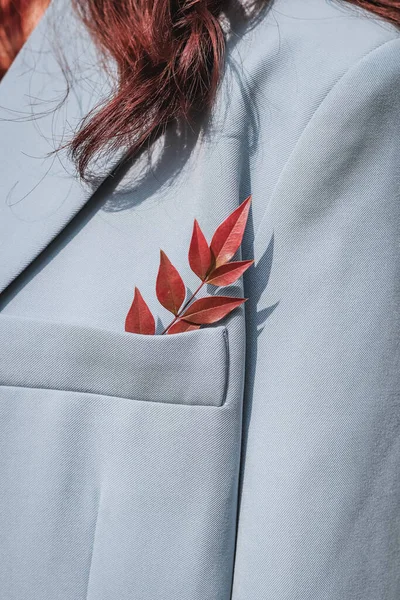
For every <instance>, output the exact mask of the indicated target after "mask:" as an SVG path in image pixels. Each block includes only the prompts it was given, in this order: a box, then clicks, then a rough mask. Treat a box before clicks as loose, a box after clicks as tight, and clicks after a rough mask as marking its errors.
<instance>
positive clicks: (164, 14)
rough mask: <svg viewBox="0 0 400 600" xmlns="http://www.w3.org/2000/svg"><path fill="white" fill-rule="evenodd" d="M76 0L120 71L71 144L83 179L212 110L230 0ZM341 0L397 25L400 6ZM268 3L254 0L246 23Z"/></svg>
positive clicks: (379, 0)
mask: <svg viewBox="0 0 400 600" xmlns="http://www.w3.org/2000/svg"><path fill="white" fill-rule="evenodd" d="M2 1H4V0H2ZM72 1H73V4H74V8H75V10H76V11H77V13H78V15H79V17H80V18H81V20H82V21H83V23H84V24H85V26H86V27H87V29H88V30H89V32H90V34H91V36H92V38H93V40H94V41H95V43H96V45H97V47H98V48H99V49H100V51H101V53H102V55H103V57H104V58H105V59H106V60H108V59H112V60H113V62H114V63H115V65H116V67H117V82H116V91H115V93H114V95H113V96H112V97H111V98H110V99H107V100H106V101H105V102H103V103H102V104H101V105H100V106H98V107H96V108H95V109H94V110H92V111H91V112H90V113H89V114H88V115H87V116H86V118H85V119H84V120H83V122H82V124H81V127H80V129H79V130H78V131H77V133H76V134H75V136H74V137H73V139H72V140H71V141H70V143H69V144H68V148H69V151H70V153H71V156H72V158H73V160H74V161H75V162H76V164H77V168H78V172H79V174H80V176H81V177H82V179H86V178H87V176H88V171H89V165H90V164H91V162H92V159H93V158H94V157H95V156H96V155H98V154H101V153H104V152H108V151H113V150H120V149H121V148H123V149H126V150H127V151H128V154H132V155H134V154H135V153H136V151H137V150H139V149H140V148H141V147H142V146H143V145H144V144H145V143H149V142H150V140H154V138H157V136H158V135H159V134H160V133H161V132H162V131H163V130H164V129H165V127H166V126H167V124H168V123H170V122H171V121H180V120H182V119H183V120H184V121H186V122H188V123H192V122H193V121H194V120H195V119H196V115H198V114H199V113H200V112H203V111H204V110H207V109H208V108H210V107H211V106H212V104H213V101H214V98H215V95H216V91H217V88H218V84H219V81H220V78H221V74H222V70H223V65H224V51H225V44H226V31H225V30H224V27H223V20H224V19H225V20H226V15H227V13H228V11H229V8H230V6H231V3H232V2H231V0H72ZM343 1H347V2H350V3H351V4H353V5H356V6H358V7H360V8H362V9H365V10H368V11H370V12H371V13H374V14H375V15H377V16H379V17H381V18H383V19H385V20H387V21H389V22H391V23H393V24H394V25H396V26H399V27H400V1H397V0H343ZM270 2H271V0H255V1H254V4H253V5H252V10H250V11H249V15H250V16H249V18H251V17H253V16H254V15H255V14H258V13H259V11H260V9H262V8H264V7H265V6H267V5H269V4H270ZM244 14H245V13H243V15H244ZM247 17H248V15H247V14H246V18H247ZM243 18H244V17H243Z"/></svg>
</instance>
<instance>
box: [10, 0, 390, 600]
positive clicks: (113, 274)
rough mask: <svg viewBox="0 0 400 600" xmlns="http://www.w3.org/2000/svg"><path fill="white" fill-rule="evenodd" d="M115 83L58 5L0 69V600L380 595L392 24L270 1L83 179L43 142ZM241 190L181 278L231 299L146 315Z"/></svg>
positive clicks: (384, 587) (384, 590)
mask: <svg viewBox="0 0 400 600" xmlns="http://www.w3.org/2000/svg"><path fill="white" fill-rule="evenodd" d="M132 35H134V32H133V33H132ZM68 86H69V93H68V94H66V93H65V92H66V90H67V87H68ZM111 92H112V78H111V77H110V76H109V75H107V73H106V72H105V71H104V70H103V69H102V67H101V64H100V61H99V57H98V55H97V52H96V49H95V47H94V45H93V42H92V41H91V39H90V37H89V35H88V33H87V32H86V31H85V29H84V28H83V26H82V25H81V24H80V22H79V20H78V19H77V17H76V16H75V14H74V11H73V9H72V6H71V3H70V0H53V2H52V3H51V5H50V7H49V8H48V10H47V11H46V13H45V15H44V17H43V19H42V20H41V21H40V23H39V25H38V26H37V27H36V29H35V30H34V32H33V33H32V34H31V36H30V37H29V39H28V41H27V42H26V44H25V45H24V47H23V49H22V50H21V52H20V53H19V55H18V56H17V58H16V60H15V62H14V63H13V65H12V66H11V68H10V70H9V71H8V73H7V74H6V76H5V77H4V79H3V80H2V82H1V83H0V165H1V167H0V168H1V176H0V482H1V483H0V598H1V599H2V600H56V599H57V600H398V599H399V597H400V568H399V566H400V520H399V509H400V478H399V464H400V401H399V400H400V343H399V320H400V283H399V282H400V244H399V233H400V168H399V164H400V93H399V92H400V32H399V30H398V29H396V28H395V27H394V26H393V25H391V24H389V23H388V22H385V21H383V20H380V19H378V18H377V17H374V16H373V15H372V14H371V13H369V12H367V11H366V10H363V9H361V8H357V7H355V6H352V5H350V4H348V3H345V2H339V1H337V0H335V1H333V0H301V1H299V0H274V2H272V3H271V4H270V6H268V8H267V9H266V10H264V11H263V12H262V14H261V15H260V18H259V19H257V20H256V21H255V22H254V23H253V24H252V25H249V24H245V23H242V22H237V23H235V25H234V33H233V34H232V35H231V36H230V37H229V39H228V41H227V53H226V63H225V67H224V72H223V77H222V79H221V85H220V87H219V89H218V92H217V98H216V102H215V105H214V106H213V110H212V114H211V116H210V118H209V120H208V121H206V122H204V123H203V124H204V127H203V128H202V129H201V130H200V129H197V128H196V127H193V128H192V129H188V130H187V131H186V130H185V128H183V129H181V130H179V129H174V128H172V127H171V128H167V130H166V131H165V133H164V134H163V136H162V137H160V139H159V140H157V142H156V143H155V144H154V146H153V148H151V149H150V148H148V149H146V150H145V151H143V153H142V154H141V155H140V156H139V157H138V159H137V160H136V161H135V162H133V163H132V164H129V163H126V162H124V160H123V159H124V157H123V153H115V154H112V155H111V156H110V155H108V156H107V157H106V158H102V159H101V160H99V163H98V165H97V167H98V171H97V172H98V173H99V177H98V179H96V181H94V182H91V183H90V184H87V183H84V182H82V181H81V180H80V179H79V177H78V176H77V174H76V168H75V165H74V164H73V163H72V161H71V159H70V157H69V155H68V153H67V152H66V151H65V150H60V151H58V152H57V153H54V150H55V149H57V148H58V147H59V146H62V144H63V143H64V142H65V141H66V140H67V139H70V137H71V135H72V133H73V131H74V130H75V129H76V127H77V126H78V125H79V123H80V120H81V119H82V117H84V116H85V115H86V114H87V112H88V111H89V110H90V109H91V108H92V107H95V106H97V105H98V103H99V102H100V101H101V100H103V99H105V98H107V97H108V95H109V94H110V93H111ZM250 194H251V197H252V201H251V211H250V215H249V219H248V223H247V227H246V232H245V236H244V239H243V243H242V245H241V248H240V249H239V250H238V252H237V255H236V257H235V258H236V259H237V260H247V259H254V265H252V267H251V268H250V269H248V271H246V273H245V274H244V276H243V277H242V278H241V279H240V280H239V281H237V282H236V283H234V284H233V285H231V286H228V287H226V288H221V289H218V290H215V288H213V287H212V286H205V287H204V288H203V289H202V290H201V292H200V296H199V297H201V295H204V294H211V293H217V294H224V295H230V296H236V297H239V296H240V297H245V298H247V301H246V302H245V303H244V304H242V305H241V306H240V307H239V308H237V309H235V310H234V311H233V312H232V313H230V314H229V315H228V316H227V317H225V318H224V319H222V320H221V321H219V322H217V323H214V324H212V325H209V326H204V327H201V328H200V329H198V330H194V331H188V332H184V333H179V334H174V335H160V334H161V332H162V330H163V328H164V327H165V326H166V325H167V324H168V323H169V322H170V321H171V314H170V313H168V311H167V310H166V309H165V308H163V307H162V306H161V304H160V303H159V302H158V300H157V297H156V293H155V282H156V276H157V270H158V266H159V259H160V249H162V250H164V252H165V253H166V254H167V256H168V257H169V259H170V260H171V262H172V263H173V264H174V266H175V267H176V268H177V269H178V270H179V272H180V274H181V276H182V278H183V280H184V282H185V284H186V285H187V287H188V289H189V290H191V291H192V292H193V291H194V290H195V289H196V288H197V286H198V283H199V281H198V279H197V278H196V276H195V274H194V273H193V272H192V271H191V269H190V266H189V263H188V256H187V253H188V248H189V243H190V239H191V234H192V228H193V221H194V219H197V220H198V222H199V224H200V226H201V228H202V230H203V231H204V233H205V236H206V238H207V240H208V241H210V239H211V236H212V234H213V232H214V231H215V229H216V228H217V226H218V225H219V224H220V223H221V222H222V221H223V220H224V219H225V218H226V217H227V216H228V214H230V213H231V212H232V211H233V210H234V209H235V208H236V207H237V206H238V205H239V204H240V203H241V202H243V201H244V200H245V199H246V198H247V197H248V196H249V195H250ZM135 286H137V287H138V288H139V289H140V291H141V293H142V295H143V297H144V299H145V301H146V302H147V303H148V305H149V307H150V309H151V311H152V312H153V314H154V315H155V316H156V326H157V331H156V334H157V335H155V336H146V335H141V334H134V333H128V332H125V331H124V322H125V317H126V314H127V311H128V309H129V307H130V304H131V302H132V298H133V292H134V288H135Z"/></svg>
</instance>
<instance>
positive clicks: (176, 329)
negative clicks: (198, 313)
mask: <svg viewBox="0 0 400 600" xmlns="http://www.w3.org/2000/svg"><path fill="white" fill-rule="evenodd" d="M194 329H200V325H194V324H193V323H188V322H187V321H183V320H181V319H178V321H175V323H174V324H173V325H171V327H170V328H169V329H168V330H167V332H166V333H167V334H168V333H182V332H184V331H193V330H194Z"/></svg>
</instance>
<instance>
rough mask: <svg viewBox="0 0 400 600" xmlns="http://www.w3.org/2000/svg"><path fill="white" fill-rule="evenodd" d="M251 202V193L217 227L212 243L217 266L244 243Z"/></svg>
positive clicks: (228, 258)
mask: <svg viewBox="0 0 400 600" xmlns="http://www.w3.org/2000/svg"><path fill="white" fill-rule="evenodd" d="M250 202H251V195H250V196H248V197H247V198H246V200H244V201H243V202H242V203H241V204H240V205H239V206H238V207H237V208H236V209H235V210H234V211H233V212H232V213H231V214H230V215H229V216H228V217H227V218H226V219H225V220H224V221H223V222H222V223H221V224H220V225H219V226H218V227H217V229H216V231H215V233H214V235H213V237H212V240H211V244H210V248H211V251H212V253H213V255H214V258H215V266H216V267H220V266H221V265H224V264H226V263H227V262H228V261H229V260H230V259H231V258H232V257H233V256H234V254H235V253H236V251H237V250H238V248H239V246H240V244H241V243H242V239H243V234H244V231H245V228H246V223H247V218H248V215H249V210H250Z"/></svg>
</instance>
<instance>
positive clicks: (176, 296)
mask: <svg viewBox="0 0 400 600" xmlns="http://www.w3.org/2000/svg"><path fill="white" fill-rule="evenodd" d="M156 294H157V298H158V300H159V302H160V304H162V305H163V306H164V308H166V309H167V310H169V311H170V312H171V313H172V314H174V315H177V314H178V311H179V309H180V307H181V306H182V303H183V301H184V300H185V297H186V287H185V284H184V283H183V280H182V277H181V276H180V275H179V273H178V271H177V269H176V268H175V267H174V265H173V264H172V263H171V261H170V260H169V258H168V256H167V255H166V254H165V252H164V251H163V250H160V266H159V269H158V274H157V280H156Z"/></svg>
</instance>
